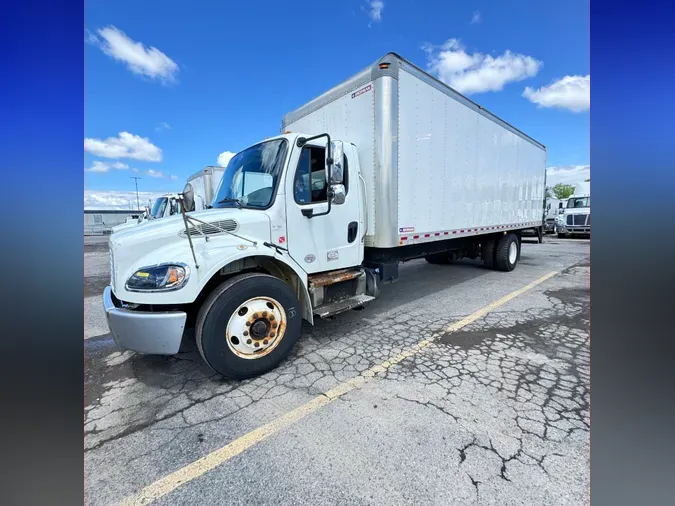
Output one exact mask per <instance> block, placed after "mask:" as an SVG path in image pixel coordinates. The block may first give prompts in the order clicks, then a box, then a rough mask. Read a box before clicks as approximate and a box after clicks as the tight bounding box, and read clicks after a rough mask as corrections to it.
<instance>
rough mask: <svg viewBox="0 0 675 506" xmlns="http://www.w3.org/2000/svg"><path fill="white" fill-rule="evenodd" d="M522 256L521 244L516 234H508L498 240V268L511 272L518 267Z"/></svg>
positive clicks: (496, 263) (496, 254) (496, 257)
mask: <svg viewBox="0 0 675 506" xmlns="http://www.w3.org/2000/svg"><path fill="white" fill-rule="evenodd" d="M518 257H520V244H519V242H518V236H517V235H516V234H506V235H505V236H502V237H501V238H500V239H499V241H498V242H497V248H496V251H495V265H496V267H497V269H498V270H500V271H504V272H510V271H512V270H513V269H515V268H516V264H517V263H518Z"/></svg>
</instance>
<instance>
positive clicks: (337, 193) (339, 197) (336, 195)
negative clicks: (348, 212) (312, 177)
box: [331, 184, 347, 206]
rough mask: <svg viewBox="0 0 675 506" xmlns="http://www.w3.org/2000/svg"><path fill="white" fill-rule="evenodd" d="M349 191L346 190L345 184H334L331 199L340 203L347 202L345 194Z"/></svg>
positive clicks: (336, 203) (334, 202)
mask: <svg viewBox="0 0 675 506" xmlns="http://www.w3.org/2000/svg"><path fill="white" fill-rule="evenodd" d="M346 194H347V192H346V191H345V185H343V184H334V185H332V186H331V195H332V196H331V200H332V202H333V204H335V205H338V206H339V205H340V204H344V203H345V196H346Z"/></svg>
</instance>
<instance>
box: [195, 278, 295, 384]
mask: <svg viewBox="0 0 675 506" xmlns="http://www.w3.org/2000/svg"><path fill="white" fill-rule="evenodd" d="M301 325H302V322H301V316H300V307H299V303H298V299H297V297H296V296H295V294H294V293H293V290H291V288H290V287H289V286H288V285H287V284H286V283H284V282H283V281H281V280H280V279H278V278H275V277H273V276H269V275H267V274H242V275H239V276H235V277H233V278H231V279H229V280H227V281H225V282H223V283H222V284H221V285H220V286H218V287H217V288H216V289H215V290H214V291H213V292H212V293H211V294H210V295H209V296H208V297H207V299H206V301H205V302H204V304H203V305H202V307H201V309H200V310H199V314H198V315H197V324H196V326H195V337H196V341H197V348H198V349H199V353H200V354H201V356H202V358H203V359H204V361H205V362H206V363H207V364H208V365H209V366H210V367H211V368H212V369H213V370H215V371H216V372H218V373H220V374H222V375H223V376H225V377H227V378H231V379H237V380H241V379H246V378H252V377H254V376H259V375H261V374H264V373H266V372H268V371H270V370H272V369H274V368H275V367H277V366H278V365H279V363H280V362H281V361H282V360H283V359H284V358H286V357H287V356H288V354H289V353H290V352H291V350H292V349H293V346H294V345H295V342H296V341H297V340H298V337H300V328H301Z"/></svg>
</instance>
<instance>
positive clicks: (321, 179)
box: [293, 146, 327, 204]
mask: <svg viewBox="0 0 675 506" xmlns="http://www.w3.org/2000/svg"><path fill="white" fill-rule="evenodd" d="M293 194H294V196H295V201H296V202H297V203H298V204H311V203H313V202H326V200H327V197H326V196H327V191H326V170H325V149H324V148H316V147H309V146H305V147H304V148H302V152H301V153H300V160H299V161H298V167H297V169H296V171H295V179H294V181H293Z"/></svg>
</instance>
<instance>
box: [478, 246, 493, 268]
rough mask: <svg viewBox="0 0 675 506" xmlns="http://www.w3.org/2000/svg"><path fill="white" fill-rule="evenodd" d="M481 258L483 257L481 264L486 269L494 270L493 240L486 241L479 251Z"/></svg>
mask: <svg viewBox="0 0 675 506" xmlns="http://www.w3.org/2000/svg"><path fill="white" fill-rule="evenodd" d="M481 256H482V257H483V264H484V265H485V267H486V268H488V269H494V268H495V240H494V239H488V240H487V241H486V242H485V243H484V244H483V247H482V249H481Z"/></svg>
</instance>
